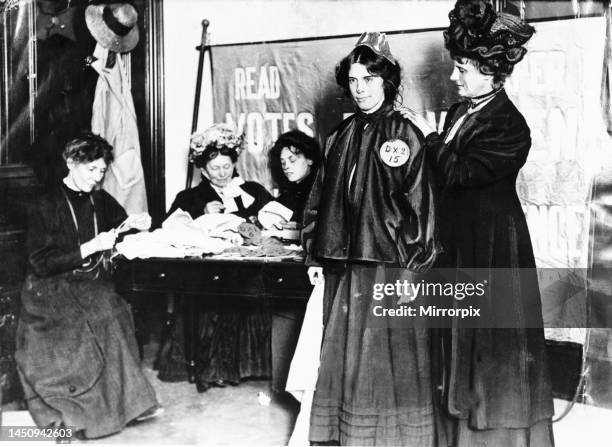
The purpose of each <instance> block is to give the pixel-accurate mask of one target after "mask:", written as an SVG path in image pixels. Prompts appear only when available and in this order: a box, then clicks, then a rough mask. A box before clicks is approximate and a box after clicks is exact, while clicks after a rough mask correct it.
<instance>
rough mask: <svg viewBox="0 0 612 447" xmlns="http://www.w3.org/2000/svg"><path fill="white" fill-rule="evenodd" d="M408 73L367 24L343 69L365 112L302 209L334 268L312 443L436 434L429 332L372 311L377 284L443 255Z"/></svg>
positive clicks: (334, 138)
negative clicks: (404, 75)
mask: <svg viewBox="0 0 612 447" xmlns="http://www.w3.org/2000/svg"><path fill="white" fill-rule="evenodd" d="M400 79H401V76H400V67H399V64H398V63H397V61H396V60H395V59H394V58H393V56H392V54H391V52H390V50H389V45H388V43H387V41H386V38H385V35H384V34H380V33H364V34H363V35H362V36H361V38H360V39H359V41H358V42H357V45H356V46H355V48H354V49H353V50H352V51H351V52H350V53H349V55H348V56H346V57H345V58H344V59H342V61H341V62H340V64H339V65H338V66H337V68H336V80H337V82H338V84H339V85H340V86H342V87H343V88H344V89H345V91H346V92H347V94H349V95H350V97H351V99H352V100H353V101H354V103H355V105H356V106H357V107H356V112H355V114H354V115H353V116H351V117H349V118H348V119H346V120H344V121H343V122H342V123H341V124H340V125H339V126H338V127H337V128H336V130H334V131H333V132H332V133H331V135H330V136H329V137H328V138H327V141H326V144H325V154H324V161H323V163H322V166H321V168H320V169H319V173H318V175H317V179H316V180H315V183H314V186H313V190H312V193H311V195H310V198H309V201H308V203H307V206H306V210H305V212H304V224H305V244H306V247H307V250H308V255H309V259H310V260H311V261H316V262H318V263H320V265H322V267H323V272H324V276H325V286H324V298H323V299H324V301H323V324H324V329H323V344H322V347H321V364H320V367H319V376H318V381H317V384H316V390H315V393H314V398H313V404H312V413H311V420H310V434H309V437H310V441H311V442H314V443H339V444H340V445H409V446H415V447H416V446H418V447H431V446H433V445H434V444H433V443H434V437H435V429H434V413H433V403H432V389H431V381H430V359H429V349H430V348H429V337H428V332H427V330H425V329H416V328H409V327H402V328H397V327H393V322H392V321H391V319H388V318H385V317H381V318H379V319H373V318H372V314H373V309H374V306H376V305H377V304H378V302H377V301H375V300H373V299H372V290H373V287H374V286H375V285H376V284H386V283H392V284H393V283H395V281H397V280H401V281H403V280H407V281H413V280H414V281H416V280H417V278H418V273H417V272H423V271H425V270H427V269H428V268H429V266H431V264H432V263H433V262H434V260H435V258H436V254H437V246H436V242H435V239H434V236H435V231H434V227H435V213H434V197H433V190H432V183H431V179H430V176H429V170H428V167H427V164H426V163H425V156H424V155H425V152H424V151H423V147H422V135H421V133H420V132H419V131H418V129H417V128H416V127H414V126H413V124H412V123H411V122H410V121H409V120H406V119H404V118H402V116H401V115H400V113H398V112H396V111H394V109H393V103H394V101H395V99H396V95H397V92H398V88H399V84H400ZM398 298H399V297H398V296H397V295H394V296H392V297H390V299H391V300H394V301H393V302H394V303H395V302H396V301H397V300H398ZM374 320H377V321H376V322H375V321H374ZM375 326H377V327H375Z"/></svg>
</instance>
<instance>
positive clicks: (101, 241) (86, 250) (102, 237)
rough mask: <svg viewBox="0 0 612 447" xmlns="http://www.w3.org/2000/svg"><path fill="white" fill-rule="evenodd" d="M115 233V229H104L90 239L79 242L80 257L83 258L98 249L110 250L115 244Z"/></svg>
mask: <svg viewBox="0 0 612 447" xmlns="http://www.w3.org/2000/svg"><path fill="white" fill-rule="evenodd" d="M117 234H118V233H117V231H116V230H110V231H104V232H102V233H99V234H98V235H97V236H96V237H94V238H93V239H92V240H90V241H87V242H85V243H84V244H81V257H82V258H83V259H85V258H87V257H88V256H91V255H93V254H94V253H97V252H99V251H104V250H110V249H111V248H113V247H114V245H115V241H116V240H117Z"/></svg>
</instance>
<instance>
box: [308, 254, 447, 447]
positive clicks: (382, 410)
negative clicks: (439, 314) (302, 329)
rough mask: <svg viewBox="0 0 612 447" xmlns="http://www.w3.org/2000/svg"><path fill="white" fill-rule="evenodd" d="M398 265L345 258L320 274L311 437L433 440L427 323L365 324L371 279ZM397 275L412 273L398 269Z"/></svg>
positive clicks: (418, 446) (348, 441)
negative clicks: (320, 327) (344, 263)
mask: <svg viewBox="0 0 612 447" xmlns="http://www.w3.org/2000/svg"><path fill="white" fill-rule="evenodd" d="M398 272H400V270H396V269H394V270H385V267H383V266H374V267H372V266H365V265H349V266H348V267H347V268H346V269H345V270H343V271H336V272H331V271H327V270H326V273H325V296H324V334H323V345H322V352H321V365H320V368H319V378H318V381H317V386H316V391H315V394H314V400H313V406H312V413H311V422H310V436H309V437H310V440H311V441H313V442H328V441H335V442H339V443H340V444H341V445H403V446H411V447H430V446H433V445H434V441H435V435H434V432H435V430H434V412H433V403H432V389H431V386H432V384H431V377H430V353H429V349H430V347H429V337H428V331H427V329H414V328H399V329H398V328H395V329H391V328H387V327H377V328H374V327H368V326H369V324H368V321H369V316H370V315H371V314H372V310H373V306H375V305H376V304H377V302H376V301H374V300H373V299H372V288H373V285H374V284H375V283H394V282H395V281H396V280H397V279H400V277H399V276H398ZM402 272H403V273H402V274H401V279H402V280H403V279H407V280H410V278H411V273H410V272H408V271H406V270H403V271H402Z"/></svg>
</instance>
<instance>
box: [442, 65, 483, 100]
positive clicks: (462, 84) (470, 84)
mask: <svg viewBox="0 0 612 447" xmlns="http://www.w3.org/2000/svg"><path fill="white" fill-rule="evenodd" d="M454 63H455V67H454V68H453V73H452V74H451V77H450V80H451V81H453V82H454V83H455V85H456V86H457V93H459V96H462V97H464V98H474V97H476V96H481V95H486V94H487V93H489V92H490V91H491V90H493V76H489V75H485V74H482V73H481V72H480V70H478V67H477V66H476V64H475V63H474V61H472V60H470V59H467V58H463V59H461V61H454Z"/></svg>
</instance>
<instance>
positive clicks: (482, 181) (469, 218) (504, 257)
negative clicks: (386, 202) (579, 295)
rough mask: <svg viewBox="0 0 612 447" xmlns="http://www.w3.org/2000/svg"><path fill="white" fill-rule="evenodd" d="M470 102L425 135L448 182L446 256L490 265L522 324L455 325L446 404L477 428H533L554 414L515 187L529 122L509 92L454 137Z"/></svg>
mask: <svg viewBox="0 0 612 447" xmlns="http://www.w3.org/2000/svg"><path fill="white" fill-rule="evenodd" d="M466 110H467V103H461V104H456V105H455V106H453V107H452V108H451V109H450V111H449V113H448V116H447V119H446V123H445V126H444V133H443V134H442V135H438V134H436V133H433V134H430V135H428V136H427V138H426V145H427V152H428V160H429V162H430V165H431V166H432V167H433V169H434V172H435V173H436V177H437V180H438V182H439V185H440V189H441V192H440V200H439V203H438V211H439V220H438V222H439V225H440V227H439V228H440V239H441V242H442V249H443V254H442V255H441V256H440V257H439V258H438V264H437V265H438V266H439V267H453V268H454V267H460V268H472V267H476V268H481V269H488V272H489V285H490V290H491V301H490V303H489V304H490V305H491V306H492V308H493V309H494V310H495V309H497V312H495V311H494V316H493V318H496V321H498V322H499V321H501V320H502V319H505V320H504V321H513V322H515V323H516V326H515V327H514V328H511V329H454V330H453V331H452V333H447V334H446V335H447V336H449V335H450V336H449V338H446V341H447V342H448V345H447V346H446V349H447V352H450V353H451V354H450V357H449V358H448V357H447V359H446V360H447V361H448V362H449V363H448V364H447V369H446V372H447V375H446V377H445V389H446V396H445V397H446V401H445V406H446V407H447V409H448V411H449V413H450V414H451V415H454V416H457V417H459V418H460V419H467V420H468V423H469V425H470V426H471V427H472V428H476V429H491V428H527V427H530V426H532V425H534V424H535V423H536V422H538V421H542V420H545V419H547V418H550V417H551V416H552V414H553V403H552V397H551V382H550V377H549V371H548V366H547V362H546V352H545V341H544V335H543V329H541V328H538V329H533V328H532V329H526V327H532V326H533V323H534V322H536V323H537V322H538V321H539V323H540V325H541V321H542V317H541V303H540V295H539V289H538V282H537V274H536V270H535V260H534V255H533V249H532V246H531V240H530V237H529V231H528V228H527V222H526V219H525V215H524V213H523V210H522V209H521V205H520V202H519V199H518V196H517V193H516V178H517V175H518V173H519V170H520V168H521V167H522V166H523V164H524V163H525V161H526V159H527V155H528V153H529V149H530V147H531V138H530V131H529V127H528V126H527V123H526V122H525V119H524V118H523V116H522V115H521V113H520V112H519V111H518V110H517V109H516V107H515V106H514V104H512V102H511V101H510V100H509V99H508V96H507V95H506V93H505V92H504V91H502V92H500V93H499V94H498V95H497V96H496V97H495V98H494V99H493V100H492V101H491V102H490V103H489V104H487V105H486V106H484V108H483V109H481V110H480V111H478V112H476V113H474V114H472V115H470V116H469V117H468V118H467V119H466V121H465V122H464V123H463V124H462V126H461V128H460V129H459V131H458V132H457V134H456V135H455V137H454V139H453V140H452V141H450V142H449V144H448V145H447V144H445V143H444V136H445V134H446V132H448V131H449V129H450V128H451V127H452V124H453V123H454V121H455V120H457V119H458V118H459V117H461V116H462V115H463V114H464V112H465V111H466ZM518 268H521V270H518ZM508 269H512V272H514V274H512V275H509V274H508V272H509V270H508ZM502 296H503V299H502V298H501V297H502Z"/></svg>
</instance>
